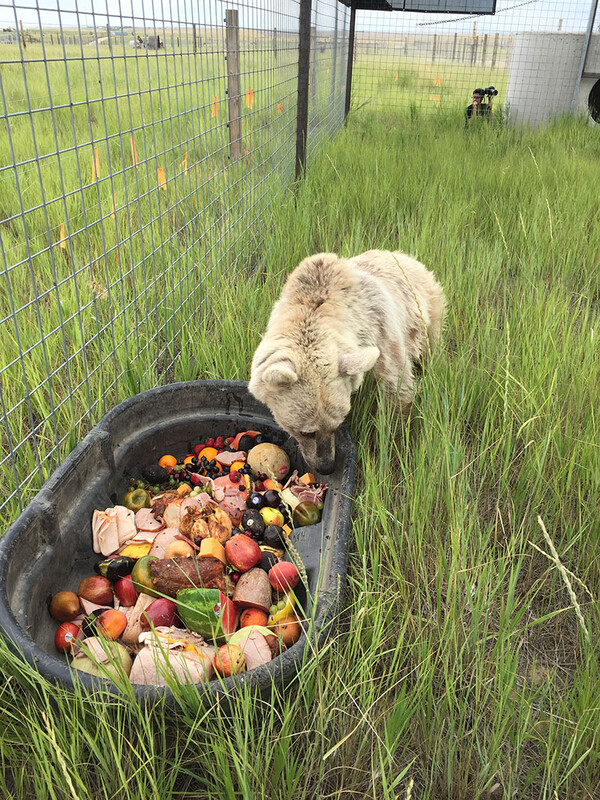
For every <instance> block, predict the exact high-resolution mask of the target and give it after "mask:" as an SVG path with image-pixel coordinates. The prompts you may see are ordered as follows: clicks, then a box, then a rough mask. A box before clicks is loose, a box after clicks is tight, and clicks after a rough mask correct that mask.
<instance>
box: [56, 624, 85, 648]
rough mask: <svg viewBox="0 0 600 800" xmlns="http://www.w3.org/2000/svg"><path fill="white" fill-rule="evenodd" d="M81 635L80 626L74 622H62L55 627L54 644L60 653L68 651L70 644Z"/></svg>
mask: <svg viewBox="0 0 600 800" xmlns="http://www.w3.org/2000/svg"><path fill="white" fill-rule="evenodd" d="M79 636H81V628H80V627H79V625H76V624H75V623H74V622H63V623H62V625H59V626H58V628H57V629H56V633H55V635H54V644H55V646H56V649H57V650H59V651H60V652H61V653H70V652H71V645H72V644H73V642H74V641H75V639H77V638H79Z"/></svg>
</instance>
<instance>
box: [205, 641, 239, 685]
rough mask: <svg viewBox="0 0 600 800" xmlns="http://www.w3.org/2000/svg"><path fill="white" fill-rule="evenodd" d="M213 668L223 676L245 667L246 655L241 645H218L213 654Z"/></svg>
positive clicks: (235, 673) (233, 673) (226, 676)
mask: <svg viewBox="0 0 600 800" xmlns="http://www.w3.org/2000/svg"><path fill="white" fill-rule="evenodd" d="M213 664H214V667H215V670H216V671H217V672H218V673H219V675H222V676H223V677H224V678H228V677H229V676H230V675H237V674H238V673H240V672H244V670H245V669H246V656H245V655H244V651H243V650H242V648H241V647H238V645H236V644H224V645H223V646H222V647H219V649H218V650H217V652H216V653H215V655H214V659H213Z"/></svg>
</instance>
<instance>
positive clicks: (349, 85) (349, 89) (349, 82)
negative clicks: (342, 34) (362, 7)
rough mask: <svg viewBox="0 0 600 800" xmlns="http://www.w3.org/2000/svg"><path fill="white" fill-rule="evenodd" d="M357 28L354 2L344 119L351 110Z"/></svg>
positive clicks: (351, 13) (349, 39)
mask: <svg viewBox="0 0 600 800" xmlns="http://www.w3.org/2000/svg"><path fill="white" fill-rule="evenodd" d="M355 30H356V6H355V5H354V3H352V6H351V8H350V30H349V32H348V66H347V68H346V103H345V105H344V119H345V118H346V117H347V116H348V112H349V111H350V99H351V94H352V62H353V61H354V38H355V37H354V34H355Z"/></svg>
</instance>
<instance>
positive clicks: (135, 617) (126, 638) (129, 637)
mask: <svg viewBox="0 0 600 800" xmlns="http://www.w3.org/2000/svg"><path fill="white" fill-rule="evenodd" d="M153 602H154V597H150V595H149V594H144V593H143V592H142V593H141V594H140V595H139V596H138V599H137V602H136V604H135V605H134V606H130V607H129V608H126V609H124V611H123V613H124V614H125V616H126V617H127V626H126V628H125V630H124V631H123V633H122V634H121V641H122V642H123V643H124V644H129V645H135V644H137V642H138V637H139V635H140V633H141V632H142V614H143V613H144V611H145V610H146V609H147V608H148V606H149V605H150V603H153Z"/></svg>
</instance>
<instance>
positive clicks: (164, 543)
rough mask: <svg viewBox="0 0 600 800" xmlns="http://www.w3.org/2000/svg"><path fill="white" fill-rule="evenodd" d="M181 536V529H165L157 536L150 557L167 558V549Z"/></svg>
mask: <svg viewBox="0 0 600 800" xmlns="http://www.w3.org/2000/svg"><path fill="white" fill-rule="evenodd" d="M180 536H181V533H180V532H179V528H165V529H164V530H163V531H160V533H158V534H157V535H156V538H155V539H154V542H153V543H152V547H151V548H150V552H149V553H148V555H149V556H157V557H158V558H166V556H165V549H166V548H167V547H168V546H169V545H170V544H171V542H175V541H177V539H179V537H180Z"/></svg>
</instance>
